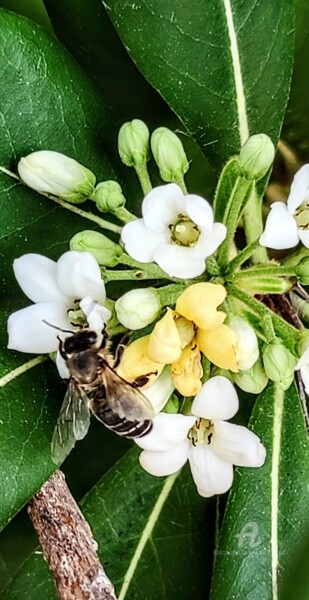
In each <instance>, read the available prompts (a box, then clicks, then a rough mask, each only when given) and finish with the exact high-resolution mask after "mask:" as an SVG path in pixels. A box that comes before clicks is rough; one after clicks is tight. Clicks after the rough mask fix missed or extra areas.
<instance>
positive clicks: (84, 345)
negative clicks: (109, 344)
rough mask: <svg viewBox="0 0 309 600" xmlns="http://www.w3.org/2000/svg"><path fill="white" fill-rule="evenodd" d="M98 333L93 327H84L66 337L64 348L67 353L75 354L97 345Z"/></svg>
mask: <svg viewBox="0 0 309 600" xmlns="http://www.w3.org/2000/svg"><path fill="white" fill-rule="evenodd" d="M97 342H98V335H97V333H96V332H95V331H93V330H91V329H82V330H81V331H78V332H77V333H74V334H73V335H71V336H70V337H68V338H66V339H65V340H64V342H63V349H64V352H65V353H66V355H70V354H75V353H78V352H84V351H85V350H90V349H91V348H93V347H97Z"/></svg>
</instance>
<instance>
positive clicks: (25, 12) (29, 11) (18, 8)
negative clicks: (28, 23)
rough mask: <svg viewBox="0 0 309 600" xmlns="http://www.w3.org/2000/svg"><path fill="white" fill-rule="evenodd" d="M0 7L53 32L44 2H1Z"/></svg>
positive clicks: (4, 0)
mask: <svg viewBox="0 0 309 600" xmlns="http://www.w3.org/2000/svg"><path fill="white" fill-rule="evenodd" d="M0 7H1V8H6V9H7V10H12V11H13V12H16V13H17V14H19V15H22V16H24V17H27V18H28V19H32V21H35V23H38V24H39V25H42V27H45V29H47V30H48V31H50V32H52V30H53V29H52V26H51V24H50V21H49V18H48V16H47V13H46V10H45V7H44V3H43V0H31V2H25V0H0Z"/></svg>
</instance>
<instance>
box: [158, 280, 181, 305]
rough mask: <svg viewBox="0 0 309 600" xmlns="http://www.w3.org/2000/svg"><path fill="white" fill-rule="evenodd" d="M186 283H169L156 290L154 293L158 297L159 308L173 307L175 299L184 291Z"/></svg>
mask: <svg viewBox="0 0 309 600" xmlns="http://www.w3.org/2000/svg"><path fill="white" fill-rule="evenodd" d="M186 287H187V283H186V282H183V283H171V284H170V285H165V286H164V287H161V288H157V289H156V291H157V293H158V294H159V296H160V302H161V306H174V304H176V301H177V298H178V297H179V296H180V294H181V293H182V292H183V291H184V290H185V289H186Z"/></svg>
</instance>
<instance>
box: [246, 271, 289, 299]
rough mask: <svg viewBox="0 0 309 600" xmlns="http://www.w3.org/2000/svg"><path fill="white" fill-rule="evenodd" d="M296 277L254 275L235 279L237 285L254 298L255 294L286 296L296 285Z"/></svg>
mask: <svg viewBox="0 0 309 600" xmlns="http://www.w3.org/2000/svg"><path fill="white" fill-rule="evenodd" d="M295 280H296V278H295V277H294V278H293V277H290V278H288V277H278V276H277V277H276V276H274V275H254V276H253V277H251V276H250V275H248V276H247V277H238V278H237V277H235V280H234V281H235V284H236V285H237V286H238V287H239V288H241V289H242V290H244V291H245V292H248V294H251V296H254V295H255V294H285V293H286V292H289V291H290V290H291V289H292V288H293V287H294V285H295Z"/></svg>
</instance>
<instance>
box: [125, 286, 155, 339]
mask: <svg viewBox="0 0 309 600" xmlns="http://www.w3.org/2000/svg"><path fill="white" fill-rule="evenodd" d="M160 309H161V302H160V296H159V294H158V293H157V291H156V290H155V289H154V288H140V289H137V290H130V291H129V292H127V293H126V294H124V295H123V296H121V297H120V298H119V299H118V300H117V301H116V303H115V310H116V314H117V317H118V321H119V322H120V323H121V324H122V325H124V327H126V328H127V329H142V328H143V327H146V326H147V325H149V324H150V323H152V322H153V321H154V320H155V319H156V318H157V316H158V314H159V312H160Z"/></svg>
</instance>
